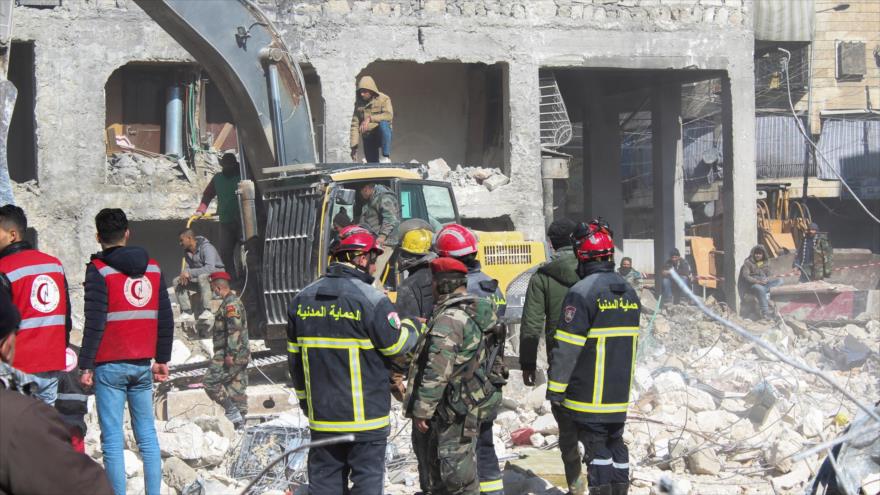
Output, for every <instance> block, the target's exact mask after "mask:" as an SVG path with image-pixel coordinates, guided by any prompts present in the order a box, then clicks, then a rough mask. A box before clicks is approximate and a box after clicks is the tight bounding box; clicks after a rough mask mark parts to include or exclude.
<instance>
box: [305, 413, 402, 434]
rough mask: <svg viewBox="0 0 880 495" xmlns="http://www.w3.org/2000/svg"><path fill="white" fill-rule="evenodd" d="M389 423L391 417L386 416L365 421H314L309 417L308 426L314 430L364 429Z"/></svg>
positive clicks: (377, 427) (341, 430)
mask: <svg viewBox="0 0 880 495" xmlns="http://www.w3.org/2000/svg"><path fill="white" fill-rule="evenodd" d="M390 424H391V419H390V418H389V417H388V416H383V417H381V418H376V419H369V420H366V421H315V420H313V419H312V418H309V428H311V429H313V430H315V431H336V432H348V431H366V430H376V429H379V428H384V427H386V426H388V425H390Z"/></svg>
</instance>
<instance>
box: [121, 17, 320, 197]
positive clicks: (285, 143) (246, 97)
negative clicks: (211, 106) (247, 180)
mask: <svg viewBox="0 0 880 495" xmlns="http://www.w3.org/2000/svg"><path fill="white" fill-rule="evenodd" d="M134 1H135V3H136V4H137V5H138V6H139V7H140V8H141V9H143V10H144V12H146V13H147V15H149V16H150V17H151V18H152V19H153V20H154V21H155V22H156V23H157V24H158V25H159V26H160V27H161V28H162V29H164V30H165V31H166V32H167V33H168V34H169V35H171V37H172V38H174V39H175V40H176V41H177V42H178V43H179V44H180V45H181V46H183V48H185V49H186V50H187V51H188V52H189V53H190V54H191V55H192V56H193V57H194V58H195V59H196V61H197V62H198V63H199V64H200V65H201V66H202V67H203V68H204V69H205V71H206V72H207V73H208V76H209V77H210V78H211V81H212V82H213V83H214V84H216V85H217V88H218V89H219V90H220V94H221V95H223V98H224V100H226V103H227V105H228V106H229V109H230V111H231V113H232V116H233V118H234V119H235V125H236V127H237V129H238V133H239V137H240V139H241V141H242V142H243V143H244V145H245V146H244V151H245V155H246V159H247V163H248V165H249V168H250V170H251V174H252V177H251V178H253V179H256V180H260V179H262V178H263V173H262V169H263V168H264V167H269V166H273V165H274V166H283V165H294V164H299V163H315V161H316V154H315V137H314V131H313V129H312V120H311V115H310V112H309V105H308V99H307V98H306V91H305V84H304V81H303V76H302V72H301V71H300V68H299V65H298V64H297V62H296V60H294V58H293V57H292V56H291V54H290V51H289V50H288V49H287V46H286V45H285V43H284V41H283V39H282V38H281V36H280V35H279V34H278V32H277V31H276V30H275V28H274V27H273V26H272V23H271V22H270V20H269V19H268V18H267V17H266V16H265V14H264V13H263V12H262V11H260V9H259V8H258V7H256V6H255V5H254V4H253V3H252V2H251V1H250V0H134Z"/></svg>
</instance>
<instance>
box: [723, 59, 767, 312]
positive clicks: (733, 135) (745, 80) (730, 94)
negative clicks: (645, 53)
mask: <svg viewBox="0 0 880 495" xmlns="http://www.w3.org/2000/svg"><path fill="white" fill-rule="evenodd" d="M739 67H741V68H740V70H738V71H734V72H732V73H729V74H728V75H727V76H726V77H722V78H721V83H722V98H721V100H722V103H721V107H722V118H723V121H722V126H723V129H722V132H723V137H724V151H723V153H724V183H723V185H722V196H723V198H722V199H723V204H724V246H723V247H722V249H723V250H724V292H725V294H726V296H727V302H728V304H730V305H731V306H733V307H734V308H738V307H739V297H738V294H737V292H736V277H737V275H738V273H739V266H740V264H741V263H742V262H743V261H744V260H745V259H746V257H748V255H749V252H750V250H751V248H752V246H754V245H755V244H756V243H757V242H758V229H757V225H756V214H757V207H756V204H755V202H756V200H757V191H756V189H755V81H754V77H753V75H752V74H753V72H752V63H751V58H749V59H748V61H747V63H744V64H741V65H739ZM734 108H735V109H736V111H735V112H734V110H733V109H734Z"/></svg>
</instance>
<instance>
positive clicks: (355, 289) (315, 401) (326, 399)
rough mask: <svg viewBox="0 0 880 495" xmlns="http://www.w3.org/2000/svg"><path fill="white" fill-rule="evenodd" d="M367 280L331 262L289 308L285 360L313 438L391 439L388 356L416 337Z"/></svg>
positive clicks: (410, 345)
mask: <svg viewBox="0 0 880 495" xmlns="http://www.w3.org/2000/svg"><path fill="white" fill-rule="evenodd" d="M372 281H373V277H370V276H369V275H366V274H365V273H363V272H361V271H359V270H357V269H355V268H354V267H353V266H351V265H346V264H342V263H334V264H331V265H330V266H329V267H328V268H327V273H326V274H325V275H324V276H323V277H321V278H319V279H318V280H316V281H315V282H313V283H311V284H309V285H308V286H306V287H305V288H304V289H303V290H302V291H301V292H300V293H299V294H297V295H296V297H294V299H293V302H292V303H291V305H290V310H289V311H288V314H287V318H288V325H287V341H288V342H287V350H288V352H289V354H288V365H289V367H290V375H291V378H292V379H293V386H294V390H295V391H296V395H297V398H299V399H300V407H302V410H303V411H306V412H307V413H308V418H309V427H310V428H311V430H312V437H313V438H315V437H319V436H322V435H323V436H327V435H333V434H344V433H354V434H355V436H356V439H357V440H358V441H367V440H376V439H382V438H385V437H387V436H388V431H389V425H390V418H389V412H390V410H391V392H390V390H389V375H390V372H391V363H390V361H389V358H391V357H395V356H402V355H405V354H406V353H407V352H409V351H410V349H412V348H413V347H414V346H415V344H416V340H417V339H418V335H417V333H416V332H414V331H410V330H409V327H407V326H402V325H401V324H400V318H399V317H398V316H397V312H396V311H395V309H394V305H392V304H391V301H389V300H388V298H387V297H385V295H384V294H382V292H380V291H378V290H377V289H376V288H375V287H373V286H372V285H370V284H371V283H372Z"/></svg>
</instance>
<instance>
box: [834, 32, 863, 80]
mask: <svg viewBox="0 0 880 495" xmlns="http://www.w3.org/2000/svg"><path fill="white" fill-rule="evenodd" d="M864 76H865V43H864V42H861V41H838V42H837V78H838V79H844V80H859V79H862V78H863V77H864Z"/></svg>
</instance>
